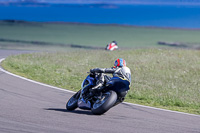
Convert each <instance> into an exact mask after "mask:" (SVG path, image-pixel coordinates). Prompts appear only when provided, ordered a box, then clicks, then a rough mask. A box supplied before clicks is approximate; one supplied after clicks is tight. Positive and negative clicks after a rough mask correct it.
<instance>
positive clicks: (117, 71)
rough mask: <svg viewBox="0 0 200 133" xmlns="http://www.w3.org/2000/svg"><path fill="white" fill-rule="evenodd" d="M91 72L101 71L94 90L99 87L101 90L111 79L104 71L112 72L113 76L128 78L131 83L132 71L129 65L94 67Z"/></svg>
mask: <svg viewBox="0 0 200 133" xmlns="http://www.w3.org/2000/svg"><path fill="white" fill-rule="evenodd" d="M90 72H91V73H100V74H99V80H98V81H97V83H96V86H94V87H93V88H92V90H95V89H99V90H101V89H102V88H103V86H104V85H105V84H106V83H107V82H108V81H109V80H110V78H111V77H109V76H107V75H105V74H104V73H109V74H112V75H113V77H119V78H121V79H123V80H127V81H129V82H130V84H131V71H130V69H129V68H128V67H126V66H123V67H112V68H94V69H91V70H90Z"/></svg>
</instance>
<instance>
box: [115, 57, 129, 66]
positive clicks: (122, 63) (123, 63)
mask: <svg viewBox="0 0 200 133" xmlns="http://www.w3.org/2000/svg"><path fill="white" fill-rule="evenodd" d="M124 66H126V61H125V60H124V59H122V58H119V59H117V60H115V63H114V67H124Z"/></svg>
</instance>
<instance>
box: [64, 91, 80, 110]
mask: <svg viewBox="0 0 200 133" xmlns="http://www.w3.org/2000/svg"><path fill="white" fill-rule="evenodd" d="M79 96H80V91H78V92H77V93H76V94H74V95H73V96H72V97H71V98H70V99H69V100H68V102H67V104H66V109H67V110H69V111H72V110H75V109H76V108H77V107H78V98H79Z"/></svg>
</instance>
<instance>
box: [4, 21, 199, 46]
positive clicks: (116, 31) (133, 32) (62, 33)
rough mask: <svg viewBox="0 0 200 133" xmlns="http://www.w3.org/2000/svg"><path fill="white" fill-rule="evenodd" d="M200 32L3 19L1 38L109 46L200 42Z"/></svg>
mask: <svg viewBox="0 0 200 133" xmlns="http://www.w3.org/2000/svg"><path fill="white" fill-rule="evenodd" d="M199 36H200V30H184V29H164V28H163V29H162V28H150V27H149V28H147V27H133V26H132V27H131V26H119V25H118V26H117V25H91V24H53V23H35V22H5V21H0V39H1V38H2V39H12V40H23V41H42V42H51V43H55V44H59V43H62V44H79V45H86V46H98V47H105V46H106V45H107V43H109V42H111V41H113V40H116V41H117V42H118V44H119V47H120V48H121V47H128V48H141V47H158V44H157V42H158V41H167V42H185V43H194V44H200V37H199ZM9 44H11V46H12V44H13V43H9V42H7V43H6V46H8V47H9ZM18 44H20V43H18ZM2 45H3V46H4V47H3V48H6V47H5V42H1V41H0V48H1V46H2ZM23 45H25V44H23ZM22 48H23V47H22Z"/></svg>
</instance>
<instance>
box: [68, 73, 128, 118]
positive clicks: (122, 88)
mask: <svg viewBox="0 0 200 133" xmlns="http://www.w3.org/2000/svg"><path fill="white" fill-rule="evenodd" d="M97 75H98V74H97V73H96V74H95V73H90V74H89V75H88V76H87V77H86V79H85V80H83V82H82V85H81V89H80V90H79V91H78V92H76V93H75V94H74V95H73V96H72V97H71V98H70V99H69V100H68V102H67V104H66V108H67V110H69V111H72V110H75V109H76V108H80V109H84V110H91V112H92V113H93V114H95V115H101V114H104V113H105V112H107V111H108V110H109V109H110V108H112V107H113V106H115V105H117V104H119V103H121V102H123V100H124V98H125V96H126V94H127V92H128V90H129V89H130V88H129V85H130V82H129V81H128V80H123V79H121V78H119V77H112V78H109V76H107V75H106V77H107V79H106V80H107V83H106V84H105V85H104V87H103V89H101V90H100V91H97V92H94V93H93V95H91V93H90V90H91V88H92V87H94V86H95V85H96V82H97V81H98V76H97Z"/></svg>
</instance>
